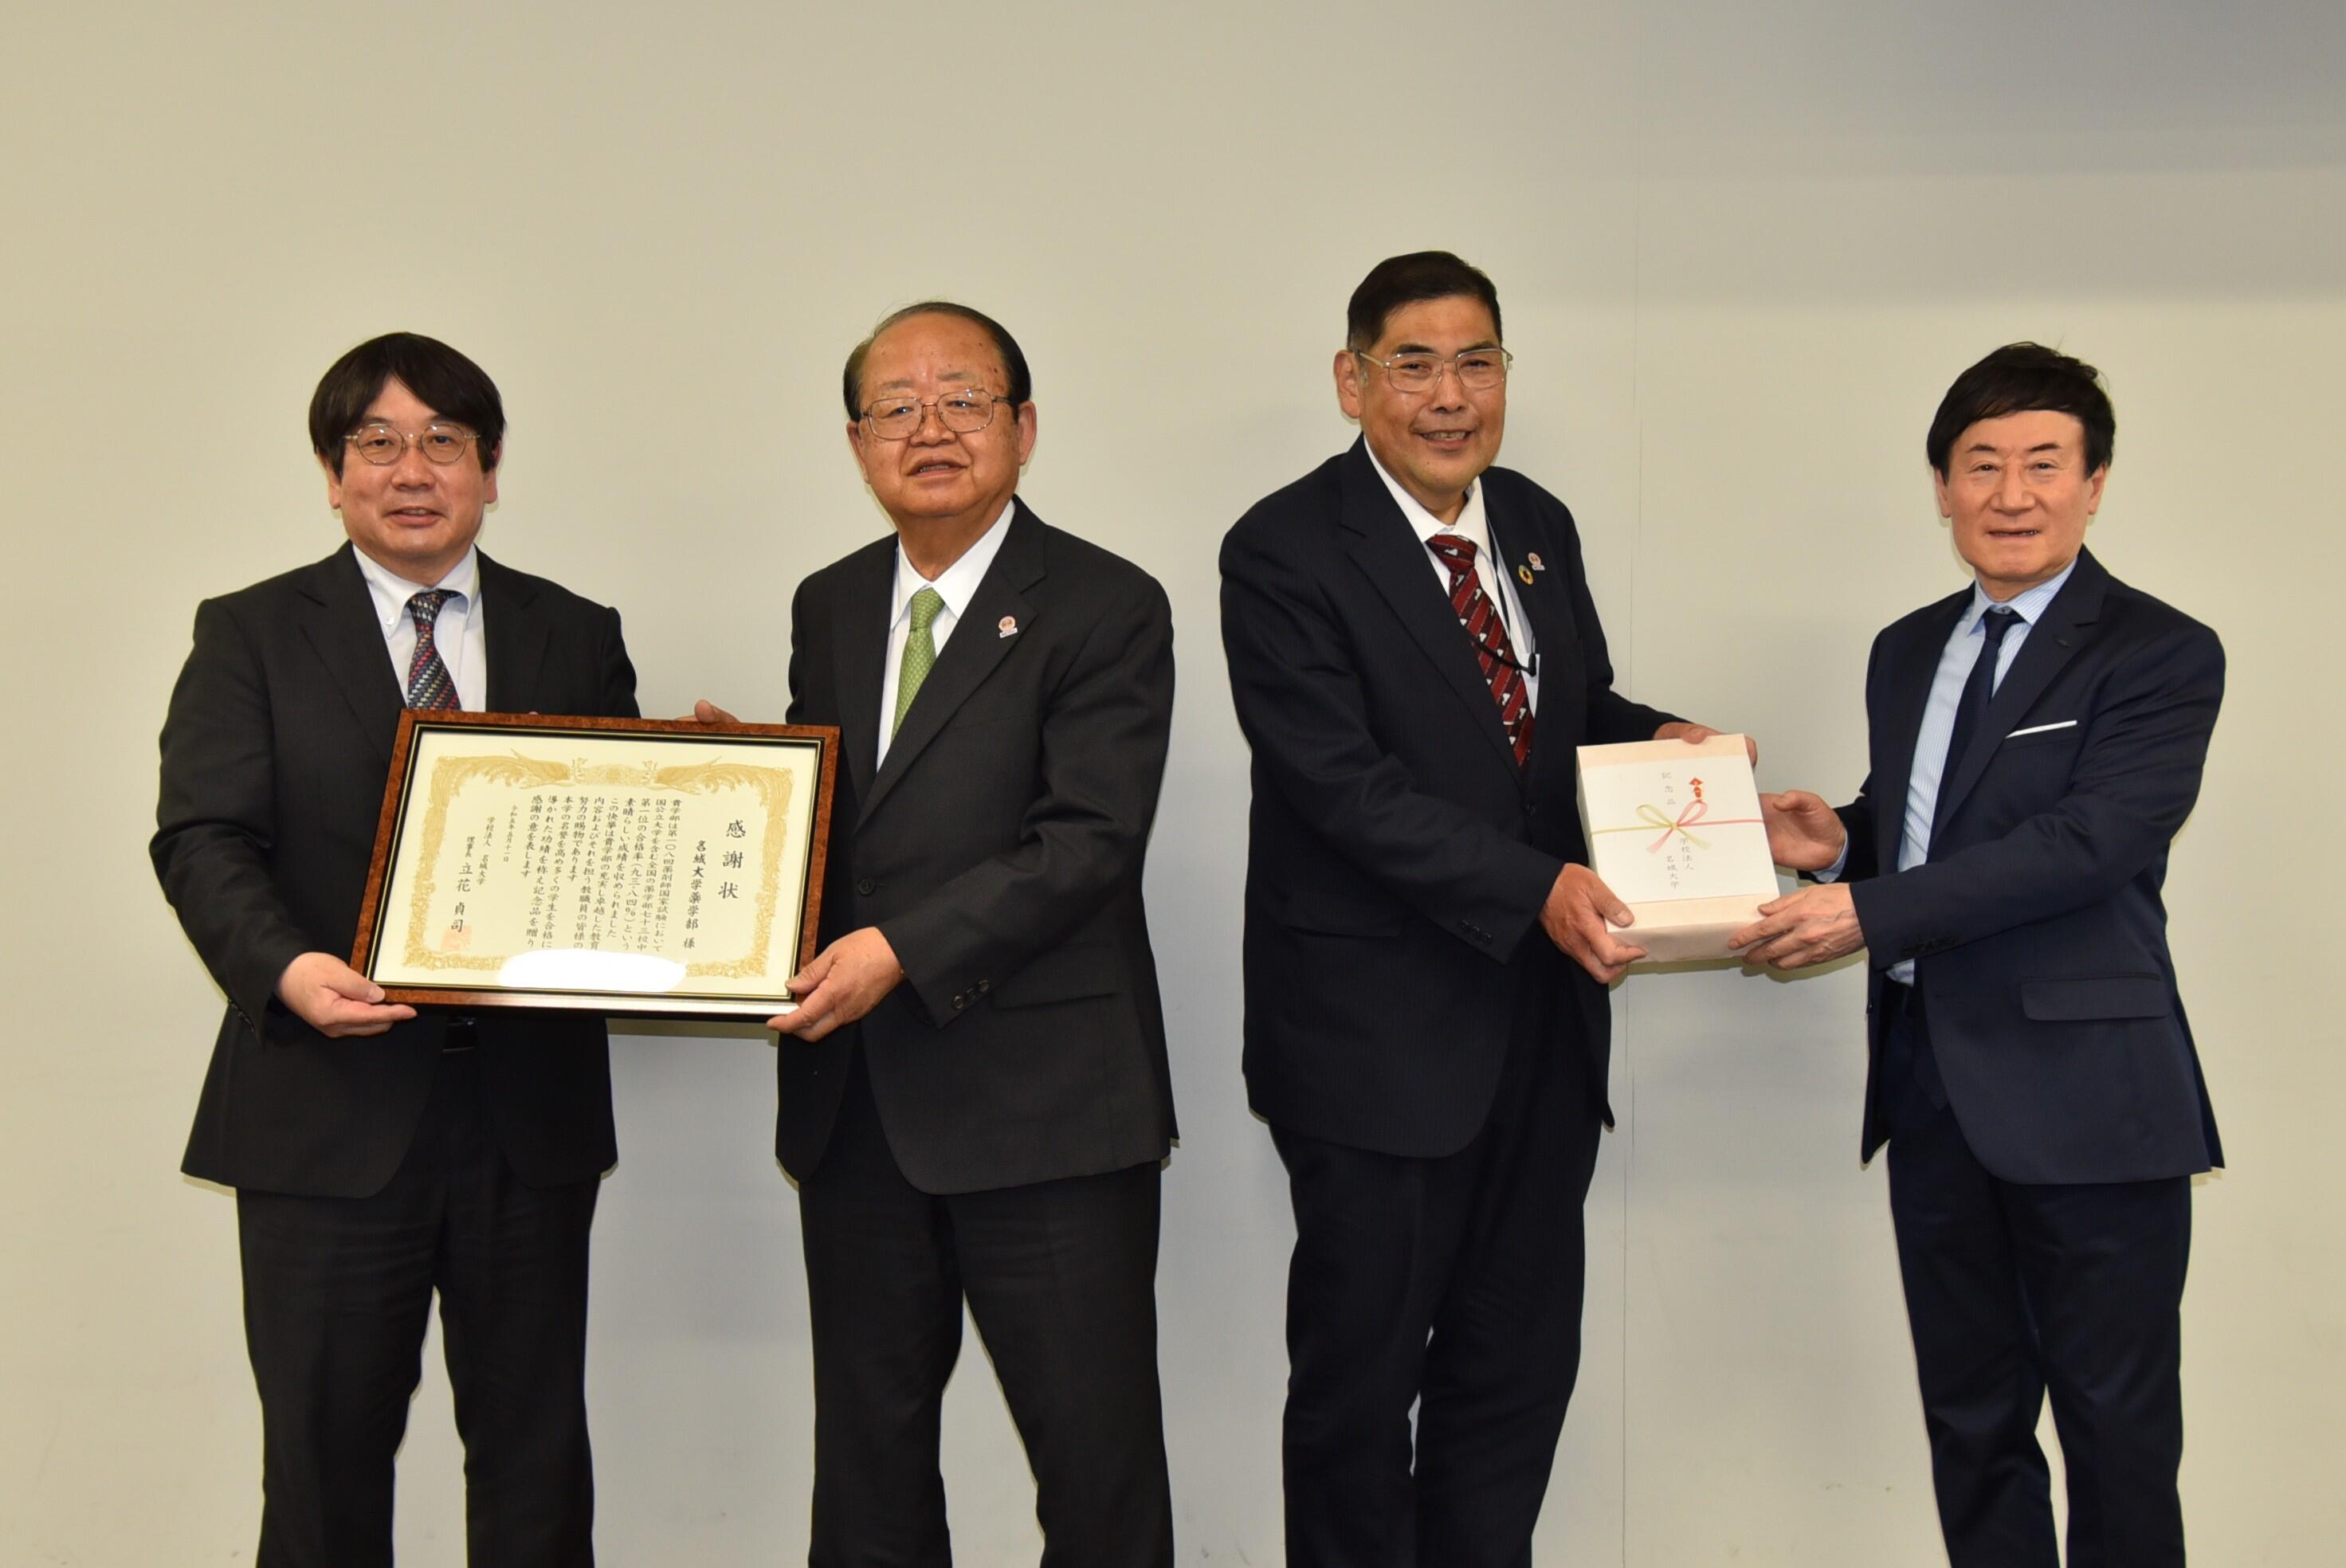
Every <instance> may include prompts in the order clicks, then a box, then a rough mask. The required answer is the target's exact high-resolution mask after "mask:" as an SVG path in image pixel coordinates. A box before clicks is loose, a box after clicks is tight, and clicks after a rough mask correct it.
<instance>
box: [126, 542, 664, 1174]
mask: <svg viewBox="0 0 2346 1568" xmlns="http://www.w3.org/2000/svg"><path fill="white" fill-rule="evenodd" d="M480 565H481V606H482V614H483V615H484V616H486V617H487V618H486V620H485V622H484V628H483V629H484V633H485V636H486V644H487V654H488V667H489V668H488V675H489V685H488V701H489V707H490V708H492V709H495V710H499V711H508V712H517V711H525V710H530V709H535V710H536V711H538V712H541V713H560V714H577V715H586V716H597V717H607V716H618V717H628V718H632V717H634V715H635V712H636V697H635V689H636V676H635V669H634V667H632V666H631V665H629V664H628V662H627V648H626V646H625V645H624V644H623V643H622V642H621V640H620V637H619V617H618V616H617V613H616V612H615V611H612V610H608V609H606V608H604V607H603V606H600V605H594V604H589V603H588V602H587V601H586V600H585V599H582V598H579V597H578V596H576V595H574V594H571V593H568V592H566V590H564V589H562V588H560V587H558V586H556V585H555V584H553V583H549V582H547V581H546V580H545V579H544V578H542V577H532V576H528V575H524V574H523V573H520V572H515V571H510V570H508V569H506V568H505V567H504V566H501V565H497V564H496V563H495V561H492V560H490V559H489V558H488V556H487V555H483V556H481V558H480ZM403 703H404V698H403V693H402V691H401V689H400V684H399V679H398V677H397V676H396V675H395V674H394V673H393V669H392V665H391V658H390V656H389V655H387V654H386V653H385V652H384V651H383V638H382V626H381V623H380V622H379V621H378V620H377V619H376V618H375V610H374V605H373V601H372V599H371V598H370V597H369V596H368V593H367V587H366V581H365V579H364V578H363V577H362V575H360V572H359V567H358V561H357V558H356V556H355V555H354V554H353V551H352V546H351V545H347V544H345V545H343V546H342V548H341V549H339V550H337V551H335V552H334V553H333V554H332V555H329V556H328V557H326V559H324V560H323V561H320V562H318V563H317V564H316V565H309V566H303V567H301V569H299V570H298V571H292V572H288V573H286V574H285V575H282V576H279V577H272V578H270V579H269V580H268V581H267V582H264V583H257V584H255V585H253V586H251V587H249V588H246V589H243V590H242V591H240V592H238V593H234V594H230V595H227V596H223V597H221V598H217V599H209V600H206V601H205V602H204V603H203V604H202V605H200V606H198V607H197V610H196V629H195V647H194V649H193V651H191V652H190V653H189V655H188V662H187V665H186V667H184V668H182V669H181V670H180V672H179V685H178V686H177V687H175V688H174V689H173V691H172V693H171V706H170V712H169V716H168V718H166V719H165V720H164V724H163V738H162V750H163V762H162V789H161V798H160V801H159V803H158V806H157V808H156V832H155V837H154V840H153V842H152V843H151V844H150V845H149V846H148V848H149V851H150V853H151V854H152V855H153V857H154V861H155V874H156V875H157V876H158V878H160V879H161V881H162V883H163V891H164V893H165V894H166V896H168V898H169V900H170V901H171V906H172V908H173V909H174V910H176V911H178V913H179V923H180V925H181V926H182V927H183V928H184V929H185V930H186V932H187V933H188V940H189V942H192V943H193V944H194V946H195V949H196V952H197V955H198V956H199V957H200V958H201V959H202V960H203V962H204V966H205V967H206V968H207V969H209V970H210V971H211V973H212V978H213V979H215V980H216V981H218V982H219V986H220V989H221V990H222V991H224V992H226V993H228V1000H229V1005H228V1011H227V1013H226V1014H225V1015H224V1016H223V1017H222V1018H221V1020H220V1026H219V1037H218V1039H217V1040H216V1041H215V1042H214V1044H213V1047H212V1058H211V1067H210V1070H209V1072H208V1073H207V1074H205V1077H204V1087H203V1095H202V1097H201V1099H200V1100H199V1102H198V1104H197V1107H196V1122H195V1128H194V1131H193V1133H192V1134H191V1135H189V1140H188V1152H187V1159H186V1162H185V1164H184V1165H183V1166H182V1167H181V1168H182V1169H184V1170H185V1171H186V1172H187V1174H188V1175H189V1176H200V1177H202V1178H204V1179H205V1180H208V1181H216V1182H221V1183H225V1184H226V1185H228V1186H236V1187H251V1188H254V1189H256V1190H260V1191H265V1192H281V1193H295V1194H304V1195H310V1196H334V1197H362V1196H367V1195H369V1194H372V1193H374V1192H378V1191H380V1190H381V1189H382V1186H383V1185H384V1184H385V1183H387V1182H388V1181H390V1179H391V1177H392V1176H393V1173H394V1172H395V1171H396V1170H397V1169H398V1168H399V1163H400V1160H401V1159H402V1158H403V1156H405V1154H406V1152H407V1146H408V1144H409V1142H410V1141H411V1139H412V1138H413V1135H414V1131H415V1125H416V1123H417V1121H418V1119H419V1118H420V1117H421V1116H422V1115H423V1105H424V1100H425V1097H426V1095H428V1094H429V1093H430V1090H431V1087H432V1081H433V1075H434V1074H435V1073H436V1071H437V1068H438V1062H439V1054H440V1044H441V1039H442V1036H443V1035H444V1033H445V1031H446V1020H447V1017H448V1014H447V1013H444V1012H443V1011H441V1010H439V1009H433V1008H427V1009H423V1010H420V1011H419V1012H418V1013H417V1015H416V1017H414V1018H413V1019H412V1020H410V1021H408V1022H406V1023H397V1024H394V1025H393V1026H392V1028H391V1029H390V1030H389V1031H388V1032H387V1033H382V1034H380V1035H375V1036H372V1037H369V1038H364V1039H351V1040H330V1039H328V1038H326V1037H325V1036H324V1035H322V1034H320V1033H318V1032H317V1031H315V1030H313V1029H311V1027H310V1026H309V1025H308V1024H307V1023H303V1022H302V1021H301V1019H300V1018H299V1017H297V1016H295V1015H294V1014H293V1013H291V1012H289V1011H288V1010H287V1009H286V1007H285V1005H284V1003H280V1001H278V1000H277V995H276V986H277V977H278V976H279V975H280V974H281V973H282V972H284V969H285V966H286V965H287V964H288V963H290V962H292V961H293V959H294V958H295V957H296V956H298V955H299V954H301V953H303V952H311V951H317V952H330V953H332V954H334V955H335V956H337V957H347V956H348V955H349V953H350V951H351V946H352V939H353V937H354V936H355V934H356V931H357V926H358V916H359V906H360V904H361V902H362V901H363V899H364V897H365V892H366V877H367V864H368V860H369V859H370V857H371V856H372V850H373V847H374V835H375V824H376V821H377V819H378V817H379V815H380V813H381V811H382V792H383V784H384V780H385V779H387V777H388V776H389V773H390V769H391V753H392V744H393V739H394V738H395V737H396V735H397V732H398V728H399V715H400V710H401V708H402V707H403ZM477 1038H478V1041H479V1046H480V1049H481V1051H482V1053H483V1054H482V1061H481V1071H482V1076H483V1081H484V1084H485V1086H486V1089H487V1092H488V1094H489V1096H490V1101H491V1104H492V1105H493V1106H494V1108H495V1120H496V1125H497V1130H498V1133H499V1135H500V1136H501V1138H502V1140H503V1144H504V1148H505V1155H506V1157H507V1159H508V1160H509V1161H510V1162H511V1163H512V1165H513V1167H514V1170H515V1173H516V1174H517V1175H518V1176H520V1177H521V1178H522V1179H523V1180H524V1181H525V1182H530V1183H533V1184H535V1185H540V1186H543V1185H547V1184H550V1183H555V1182H564V1181H576V1180H579V1179H582V1178H584V1177H586V1176H593V1175H595V1174H596V1173H597V1172H599V1171H602V1170H604V1169H607V1167H608V1166H610V1165H611V1163H612V1162H613V1161H614V1160H615V1159H617V1147H616V1145H615V1142H614V1138H613V1133H612V1125H611V1093H610V1062H609V1056H608V1052H607V1045H606V1041H605V1034H604V1029H603V1021H602V1019H601V1018H600V1017H599V1016H597V1015H594V1014H591V1013H513V1012H509V1011H505V1010H499V1009H489V1010H486V1011H485V1012H484V1014H483V1016H482V1017H481V1019H480V1021H479V1023H478V1026H477Z"/></svg>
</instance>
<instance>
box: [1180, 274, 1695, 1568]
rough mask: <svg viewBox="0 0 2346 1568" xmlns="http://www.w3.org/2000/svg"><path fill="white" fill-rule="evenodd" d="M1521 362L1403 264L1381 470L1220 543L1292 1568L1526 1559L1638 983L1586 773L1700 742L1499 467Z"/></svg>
mask: <svg viewBox="0 0 2346 1568" xmlns="http://www.w3.org/2000/svg"><path fill="white" fill-rule="evenodd" d="M1510 358H1511V356H1510V355H1509V354H1508V352H1507V351H1506V350H1505V348H1504V347H1503V346H1502V345H1501V342H1500V336H1499V300H1498V293H1497V290H1495V289H1494V287H1493V286H1492V283H1491V280H1490V279H1488V278H1487V277H1485V276H1484V274H1483V273H1482V272H1481V271H1479V270H1476V269H1474V268H1473V267H1470V266H1468V265H1467V264H1466V263H1465V262H1464V261H1462V260H1459V259H1458V258H1457V257H1455V256H1453V255H1451V254H1449V253H1448V252H1446V251H1438V250H1434V251H1423V252H1420V253H1417V254H1414V255H1408V256H1396V257H1393V258H1392V259H1391V260H1386V261H1382V262H1380V263H1379V264H1378V265H1377V266H1376V267H1375V268H1374V269H1373V270H1372V271H1371V272H1370V273H1369V275H1368V277H1367V278H1366V279H1365V280H1363V281H1362V284H1361V286H1360V288H1359V289H1358V290H1355V291H1354V293H1353V295H1352V305H1351V310H1350V311H1349V320H1348V334H1347V339H1346V343H1345V346H1344V348H1343V349H1341V350H1340V351H1338V352H1337V354H1336V360H1335V381H1336V401H1337V402H1338V404H1339V405H1340V406H1341V408H1342V410H1343V412H1344V413H1345V414H1346V415H1347V416H1348V417H1350V418H1352V419H1355V420H1357V421H1359V422H1360V426H1361V440H1360V441H1359V442H1357V443H1354V444H1353V446H1352V450H1350V451H1349V452H1347V453H1344V454H1343V455H1341V456H1340V457H1336V458H1332V459H1331V460H1330V461H1328V462H1327V463H1322V464H1321V466H1320V467H1319V468H1317V469H1315V470H1313V471H1312V472H1311V473H1309V474H1307V475H1305V476H1304V477H1303V478H1302V479H1301V480H1298V481H1297V482H1296V483H1295V484H1290V485H1289V486H1288V487H1287V488H1286V489H1284V490H1281V491H1280V492H1278V493H1277V494H1273V495H1271V496H1270V497H1268V498H1266V499H1265V500H1263V501H1262V502H1260V504H1257V505H1256V506H1255V507H1254V508H1253V510H1251V511H1250V512H1249V513H1248V514H1246V515H1245V516H1244V517H1243V518H1241V519H1239V524H1238V525H1237V526H1236V527H1235V528H1233V529H1231V530H1230V533H1229V537H1228V538H1227V539H1226V540H1225V541H1224V542H1223V545H1222V559H1221V565H1222V636H1223V641H1224V644H1225V646H1226V647H1227V648H1228V650H1229V670H1230V686H1231V694H1232V697H1233V698H1234V699H1235V702H1236V705H1237V709H1238V718H1239V725H1240V727H1241V728H1243V729H1244V730H1245V731H1246V736H1247V739H1248V741H1249V742H1250V744H1251V745H1252V747H1253V749H1254V768H1253V783H1254V805H1253V817H1252V829H1251V835H1250V840H1249V850H1248V860H1247V889H1246V954H1245V973H1246V1074H1247V1090H1248V1097H1249V1099H1250V1102H1251V1104H1252V1105H1253V1107H1254V1109H1255V1110H1256V1111H1257V1112H1258V1113H1259V1114H1260V1115H1262V1117H1263V1118H1264V1119H1265V1120H1267V1121H1268V1122H1269V1123H1270V1128H1271V1137H1272V1139H1273V1141H1274V1143H1275V1144H1276V1145H1277V1146H1278V1149H1279V1153H1280V1158H1281V1159H1282V1160H1283V1161H1284V1162H1285V1163H1286V1166H1287V1171H1288V1179H1289V1188H1290V1198H1291V1200H1292V1203H1293V1206H1294V1211H1295V1227H1296V1242H1295V1252H1294V1257H1293V1259H1292V1261H1291V1264H1290V1273H1289V1278H1288V1299H1287V1344H1288V1357H1289V1362H1290V1376H1289V1379H1288V1399H1287V1413H1286V1420H1285V1426H1284V1431H1283V1441H1282V1461H1283V1471H1284V1474H1285V1480H1286V1487H1287V1561H1288V1563H1290V1565H1291V1568H1323V1565H1335V1564H1342V1565H1346V1568H1350V1565H1354V1564H1378V1565H1380V1568H1387V1565H1390V1568H1399V1565H1403V1564H1423V1565H1424V1568H1476V1565H1480V1564H1489V1565H1493V1568H1501V1565H1518V1564H1524V1563H1529V1562H1530V1561H1531V1536H1532V1527H1533V1524H1534V1522H1535V1521H1536V1519H1537V1517H1538V1514H1539V1508H1540V1502H1541V1499H1542V1497H1543V1495H1544V1494H1545V1492H1546V1488H1547V1478H1548V1471H1549V1467H1550V1466H1551V1464H1552V1463H1553V1462H1554V1459H1555V1453H1556V1440H1557V1438H1558V1436H1559V1434H1560V1433H1561V1431H1562V1430H1563V1425H1564V1413H1565V1407H1566V1402H1567V1401H1568V1400H1569V1399H1570V1398H1571V1394H1572V1387H1573V1381H1574V1379H1575V1377H1576V1374H1577V1372H1578V1369H1579V1362H1580V1308H1581V1285H1582V1275H1583V1256H1582V1252H1583V1248H1582V1226H1581V1212H1580V1205H1581V1200H1582V1198H1583V1197H1584V1196H1586V1192H1587V1189H1588V1181H1589V1176H1590V1174H1591V1172H1592V1171H1593V1169H1594V1167H1595V1164H1596V1145H1597V1135H1598V1126H1599V1123H1600V1121H1601V1120H1603V1119H1604V1118H1605V1117H1607V1115H1608V1113H1607V1108H1606V1056H1607V991H1606V986H1607V983H1610V982H1612V981H1613V980H1616V979H1617V978H1618V977H1619V976H1620V974H1621V973H1622V972H1623V971H1624V970H1625V969H1626V968H1627V966H1628V964H1629V963H1630V962H1633V961H1635V960H1636V959H1637V958H1639V957H1642V956H1643V952H1642V950H1641V949H1638V948H1637V947H1634V946H1631V945H1628V944H1627V943H1626V942H1622V941H1620V940H1618V939H1617V938H1616V937H1614V936H1612V935H1609V934H1608V933H1607V930H1606V921H1607V920H1608V919H1609V920H1611V921H1613V922H1614V923H1615V924H1617V925H1619V924H1625V923H1627V920H1628V911H1627V909H1626V908H1624V907H1623V906H1622V905H1621V903H1620V902H1619V901H1618V900H1617V899H1615V898H1614V896H1613V895H1612V893H1611V892H1610V891H1608V890H1607V888H1606V887H1605V885H1604V884H1603V883H1602V882H1600V881H1597V879H1596V875H1595V873H1593V872H1592V871H1589V870H1588V867H1587V864H1586V862H1587V859H1588V855H1587V850H1586V845H1585V844H1583V842H1582V840H1581V831H1580V822H1579V818H1578V815H1577V813H1576V809H1575V807H1574V768H1573V760H1574V759H1573V751H1574V748H1575V747H1576V746H1579V745H1581V744H1583V743H1595V742H1608V741H1621V740H1647V739H1654V738H1665V737H1670V736H1683V737H1685V738H1688V739H1700V738H1704V737H1706V736H1708V735H1709V734H1711V733H1712V731H1710V730H1709V729H1708V728H1704V727H1702V726H1700V725H1693V724H1688V723H1686V722H1684V721H1682V720H1680V719H1678V718H1673V717H1672V716H1671V715H1669V714H1668V713H1664V712H1662V711H1660V710H1658V709H1656V708H1647V707H1643V706H1641V705H1639V704H1637V703H1634V702H1631V701H1630V700H1629V699H1628V698H1627V697H1622V696H1620V695H1619V694H1618V693H1617V692H1615V691H1614V689H1613V668H1612V665H1611V663H1610V661H1609V660H1608V658H1607V655H1606V648H1605V634H1604V632H1603V631H1602V629H1601V628H1600V627H1599V626H1598V625H1597V619H1596V606H1595V604H1594V603H1593V602H1591V600H1590V597H1589V593H1588V584H1587V579H1586V576H1585V575H1584V574H1583V572H1582V569H1581V561H1580V545H1579V539H1578V535H1576V532H1575V531H1574V526H1573V520H1572V514H1570V513H1569V512H1567V511H1566V509H1565V507H1564V505H1563V504H1562V503H1561V502H1559V501H1557V500H1556V498H1555V497H1554V496H1552V495H1550V494H1547V493H1546V492H1545V491H1544V490H1542V489H1540V488H1539V487H1538V486H1536V485H1535V484H1532V483H1531V482H1530V481H1529V480H1527V479H1525V478H1524V477H1523V476H1522V475H1521V474H1518V473H1510V472H1509V471H1507V470H1505V469H1503V468H1494V467H1492V466H1491V464H1492V462H1493V460H1494V458H1496V457H1497V456H1498V453H1499V440H1500V436H1501V434H1502V433H1503V432H1504V430H1505V422H1506V412H1507V366H1508V362H1509V360H1510ZM1629 934H1630V936H1632V937H1633V938H1634V936H1635V932H1630V933H1629ZM1413 1404H1414V1405H1415V1406H1416V1429H1415V1436H1414V1445H1413V1441H1412V1431H1411V1420H1410V1417H1411V1407H1412V1405H1413Z"/></svg>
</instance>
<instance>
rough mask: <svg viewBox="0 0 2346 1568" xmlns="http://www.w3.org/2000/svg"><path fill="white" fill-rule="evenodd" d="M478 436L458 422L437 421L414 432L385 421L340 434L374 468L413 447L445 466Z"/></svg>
mask: <svg viewBox="0 0 2346 1568" xmlns="http://www.w3.org/2000/svg"><path fill="white" fill-rule="evenodd" d="M480 439H481V438H480V437H479V436H478V435H475V434H474V433H473V432H471V431H469V430H466V429H465V428H464V426H463V425H461V424H441V423H437V422H436V421H435V422H434V423H431V424H427V425H425V426H424V427H423V429H422V430H419V431H415V432H413V433H409V432H406V431H403V430H395V429H393V427H392V426H390V425H387V424H362V425H361V426H359V427H358V429H356V430H354V431H352V432H351V433H350V434H348V435H346V436H344V437H342V443H343V444H344V445H345V446H349V447H352V448H353V449H355V450H356V451H357V453H358V454H359V455H360V456H361V457H362V458H364V459H365V460H366V461H367V462H369V463H373V464H374V465H375V466H376V467H377V468H388V467H390V466H391V465H392V464H393V463H397V462H398V461H399V460H400V459H401V458H402V457H404V456H406V455H407V449H408V448H409V447H411V446H412V447H414V448H415V449H416V450H418V451H419V452H421V453H423V455H424V456H425V457H427V458H429V459H430V460H431V461H433V463H438V464H440V466H442V467H443V468H445V467H446V466H447V465H448V464H450V463H454V462H455V461H456V460H457V459H458V458H460V457H462V456H464V449H465V448H466V447H468V446H470V445H472V444H473V443H474V442H476V441H478V440H480Z"/></svg>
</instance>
